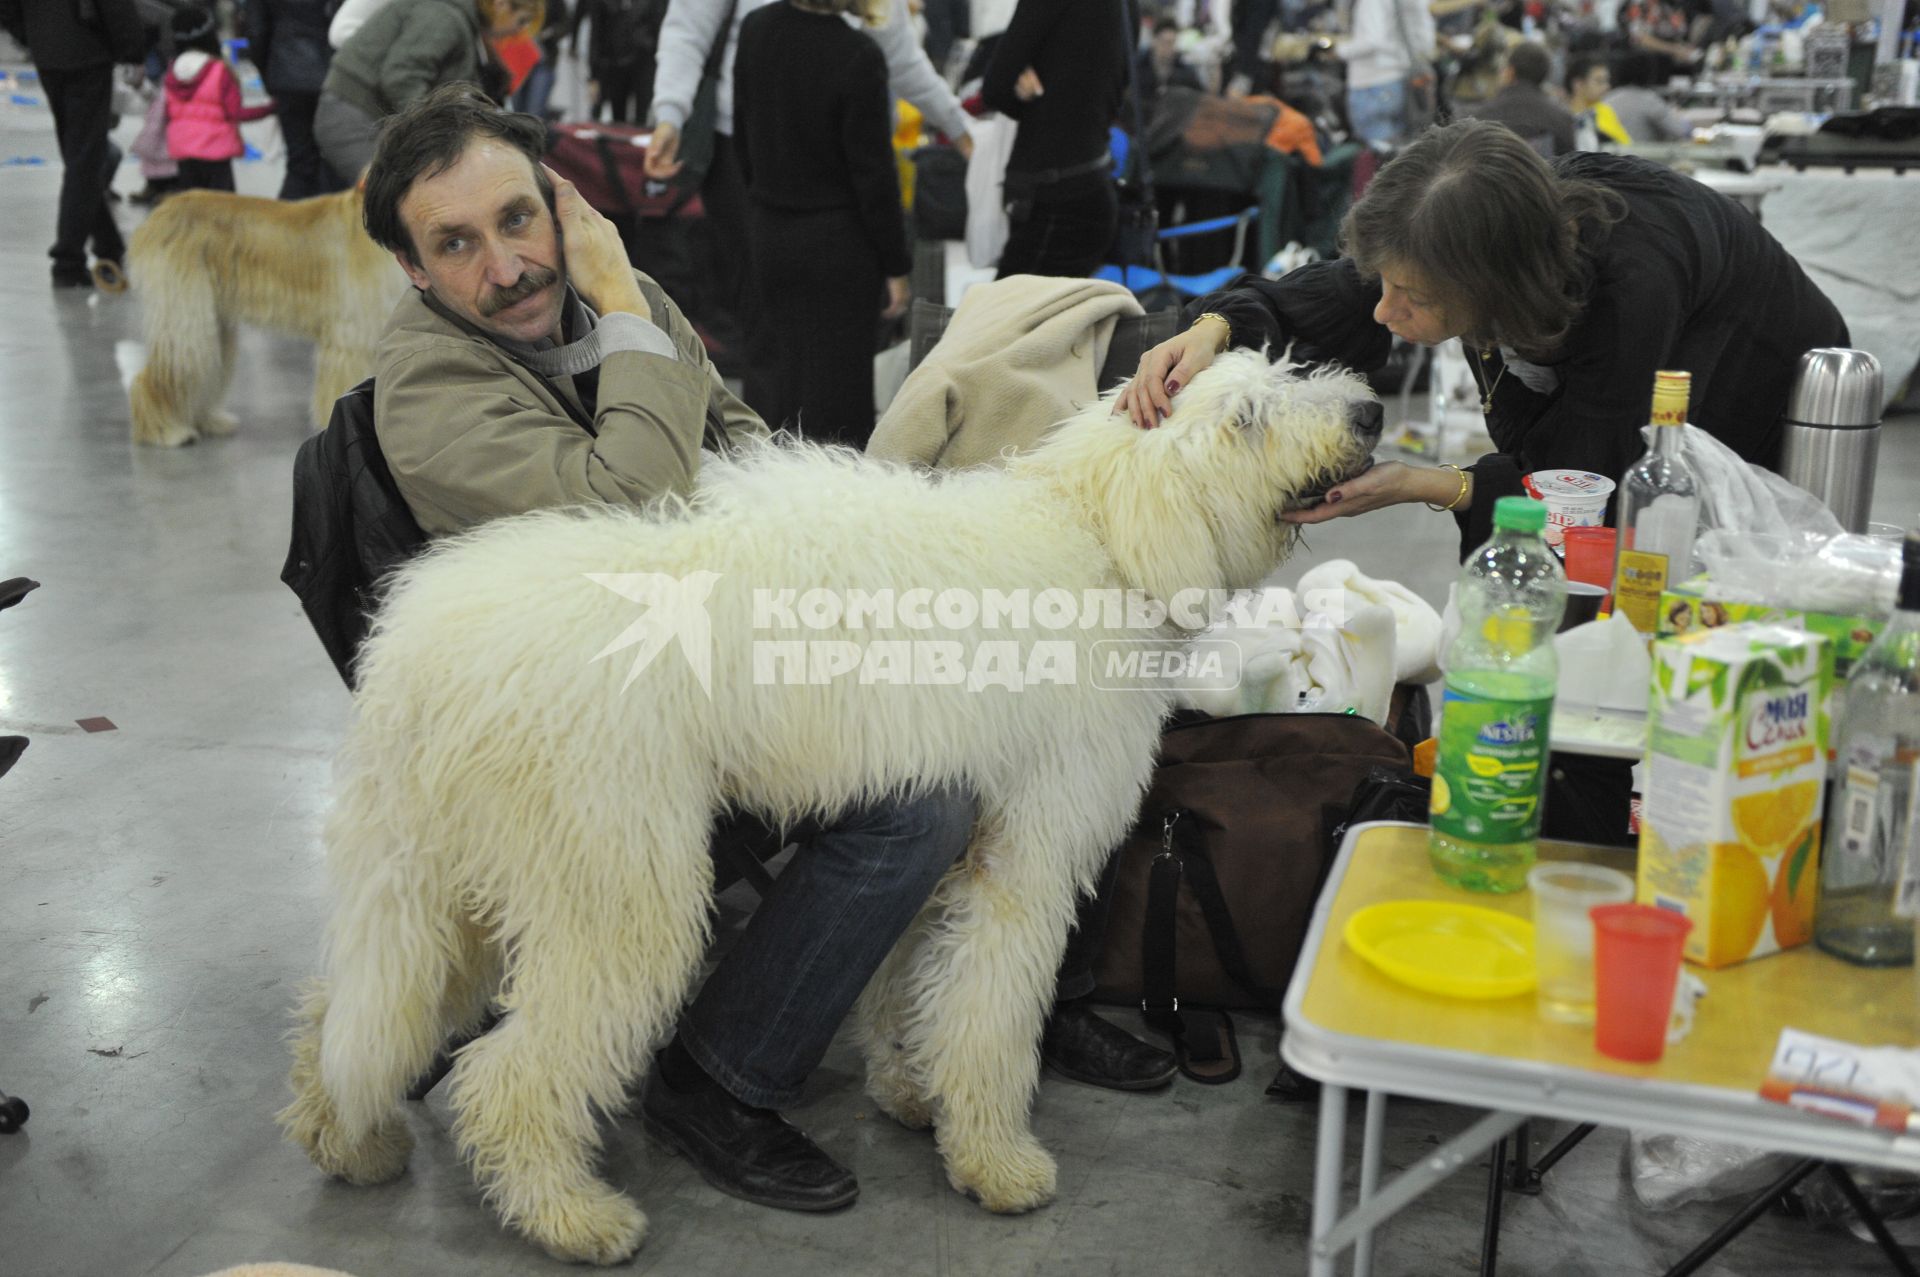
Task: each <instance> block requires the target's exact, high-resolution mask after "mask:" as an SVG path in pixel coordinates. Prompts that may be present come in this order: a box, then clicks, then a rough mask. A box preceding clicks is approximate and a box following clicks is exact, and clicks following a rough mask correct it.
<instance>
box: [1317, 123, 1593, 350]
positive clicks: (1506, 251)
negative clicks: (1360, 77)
mask: <svg viewBox="0 0 1920 1277" xmlns="http://www.w3.org/2000/svg"><path fill="white" fill-rule="evenodd" d="M1625 215H1626V203H1625V201H1623V200H1622V199H1621V198H1620V197H1619V196H1618V195H1616V194H1615V193H1613V192H1612V191H1610V190H1608V189H1606V188H1605V187H1602V186H1597V185H1595V184H1593V183H1591V182H1586V181H1577V180H1573V179H1569V178H1564V177H1561V176H1560V175H1559V174H1557V173H1556V172H1555V171H1554V170H1553V169H1552V168H1551V167H1550V166H1549V165H1548V164H1547V162H1546V161H1545V160H1544V159H1542V158H1540V155H1539V153H1538V152H1536V151H1535V150H1534V149H1533V148H1532V147H1531V146H1528V145H1527V144H1526V143H1525V142H1523V141H1521V140H1520V137H1519V135H1518V134H1516V133H1515V132H1514V131H1513V130H1512V129H1510V128H1508V127H1507V126H1506V125H1504V124H1495V123H1494V122H1492V121H1491V120H1473V119H1467V120H1456V121H1455V122H1454V123H1452V124H1448V125H1444V126H1442V127H1440V128H1434V129H1428V130H1427V131H1426V132H1425V133H1423V134H1421V135H1420V138H1419V140H1418V141H1416V142H1414V143H1413V144H1412V145H1410V146H1408V147H1407V149H1406V150H1404V151H1402V152H1401V153H1400V154H1399V155H1398V156H1396V157H1395V158H1394V159H1393V160H1392V161H1390V162H1389V163H1388V164H1387V165H1386V166H1385V167H1384V168H1382V169H1381V170H1380V171H1379V173H1377V174H1376V175H1375V176H1374V179H1373V181H1372V183H1371V184H1369V185H1368V187H1367V193H1366V195H1365V196H1364V197H1363V198H1362V199H1361V200H1360V202H1359V203H1357V204H1355V205H1354V206H1353V207H1352V209H1350V210H1348V212H1347V218H1346V221H1345V222H1344V223H1343V224H1342V225H1341V228H1340V239H1341V244H1342V246H1343V247H1344V248H1345V250H1346V252H1347V254H1348V255H1349V256H1350V257H1352V258H1353V263H1354V265H1355V266H1356V267H1358V268H1359V269H1360V272H1361V273H1362V274H1363V275H1366V276H1378V275H1379V274H1380V272H1381V270H1382V269H1387V270H1392V271H1397V272H1408V273H1411V274H1412V275H1413V276H1414V277H1415V278H1416V279H1417V280H1418V281H1419V282H1420V283H1421V284H1422V285H1423V286H1424V287H1425V288H1426V289H1428V290H1430V291H1431V292H1432V293H1433V294H1434V298H1435V300H1436V301H1437V302H1438V303H1439V306H1440V309H1441V311H1442V312H1443V313H1444V314H1445V315H1446V317H1447V318H1448V320H1449V321H1454V322H1457V323H1458V324H1459V326H1460V327H1461V328H1462V329H1463V330H1464V333H1465V337H1466V340H1467V343H1468V344H1469V345H1472V346H1475V347H1477V348H1479V349H1482V350H1486V349H1490V348H1492V347H1493V346H1494V345H1496V344H1500V345H1506V346H1510V347H1512V348H1513V349H1514V350H1516V351H1518V352H1519V353H1520V355H1521V356H1522V357H1524V358H1528V359H1535V360H1539V359H1545V358H1549V357H1551V356H1552V355H1553V354H1554V353H1555V352H1556V351H1557V350H1558V347H1559V344H1560V342H1561V341H1563V340H1564V339H1565V338H1566V335H1567V333H1568V331H1569V330H1571V329H1572V327H1573V325H1574V321H1575V320H1577V319H1578V318H1579V316H1580V311H1581V309H1582V307H1583V306H1584V305H1585V303H1586V292H1587V288H1588V286H1589V283H1590V279H1591V273H1592V263H1591V254H1592V252H1593V251H1594V250H1595V249H1596V248H1597V247H1598V246H1599V244H1600V243H1601V242H1602V241H1603V240H1604V238H1605V234H1606V232H1607V230H1608V229H1609V228H1611V226H1612V225H1613V223H1615V222H1617V221H1619V220H1620V219H1621V218H1622V217H1624V216H1625Z"/></svg>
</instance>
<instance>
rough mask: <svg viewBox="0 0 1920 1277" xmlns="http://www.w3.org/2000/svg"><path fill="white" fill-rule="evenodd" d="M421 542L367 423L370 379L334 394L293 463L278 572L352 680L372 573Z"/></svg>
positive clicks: (368, 614) (376, 579) (373, 585)
mask: <svg viewBox="0 0 1920 1277" xmlns="http://www.w3.org/2000/svg"><path fill="white" fill-rule="evenodd" d="M426 543H427V534H426V533H424V532H422V531H421V530H420V525H419V524H418V523H417V522H415V521H414V517H413V512H412V511H411V510H409V509H408V508H407V503H406V499H405V498H404V497H402V496H401V495H400V489H399V488H398V487H396V486H395V485H394V482H393V475H392V472H391V471H389V470H388V469H387V459H386V456H385V455H384V454H383V453H382V452H381V451H380V440H379V438H378V436H376V435H375V434H374V431H373V381H372V379H371V378H369V379H368V380H366V381H363V382H361V383H360V384H359V385H357V386H355V387H354V388H353V389H352V390H349V391H348V392H347V393H346V394H344V395H342V396H340V398H339V399H338V400H336V401H335V402H334V405H333V416H332V417H331V418H330V419H329V420H328V421H327V426H326V429H324V430H322V431H321V432H320V433H319V434H317V435H314V436H313V437H312V438H310V439H308V440H307V441H306V442H305V443H303V444H301V445H300V452H299V455H298V456H296V457H295V458H294V462H293V543H292V545H291V547H290V548H289V549H288V551H287V562H286V565H285V566H284V567H282V568H281V569H280V579H281V580H282V581H284V582H286V584H287V586H288V588H290V589H291V590H292V591H293V592H294V593H295V594H296V595H298V596H299V598H300V606H301V607H302V608H304V609H305V610H306V613H307V620H308V621H310V622H312V624H313V631H314V633H315V634H318V635H319V636H320V643H321V646H323V647H325V648H326V649H327V655H328V656H329V657H330V658H332V660H333V666H334V668H335V669H337V670H339V671H340V677H341V678H342V679H344V680H345V681H346V684H347V686H348V687H349V688H351V687H353V685H354V681H353V659H354V657H355V656H356V655H358V653H359V651H360V645H361V644H362V643H363V642H365V641H366V637H367V631H368V629H369V627H370V624H371V618H372V615H373V610H374V606H375V604H376V602H377V595H378V589H379V586H380V583H381V581H382V580H383V579H384V578H385V577H386V575H387V574H388V573H389V572H391V571H392V570H393V569H394V568H396V567H399V566H400V565H401V564H402V563H404V562H406V561H407V560H408V559H410V558H412V557H413V556H414V555H415V554H416V553H418V552H419V550H420V549H421V547H423V546H424V545H426Z"/></svg>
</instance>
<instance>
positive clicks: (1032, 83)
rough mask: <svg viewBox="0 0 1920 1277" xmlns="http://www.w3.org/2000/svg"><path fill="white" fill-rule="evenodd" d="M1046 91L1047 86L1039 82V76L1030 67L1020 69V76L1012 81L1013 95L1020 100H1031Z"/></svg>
mask: <svg viewBox="0 0 1920 1277" xmlns="http://www.w3.org/2000/svg"><path fill="white" fill-rule="evenodd" d="M1046 91H1047V86H1046V85H1044V84H1042V83H1040V76H1039V74H1038V73H1036V72H1035V71H1034V69H1033V68H1032V67H1028V68H1027V69H1026V70H1024V71H1022V72H1021V73H1020V78H1019V79H1018V80H1015V81H1014V82H1013V96H1015V97H1017V98H1019V99H1020V100H1021V101H1022V102H1031V101H1033V100H1034V99H1035V98H1037V97H1041V96H1043V95H1044V94H1045V93H1046Z"/></svg>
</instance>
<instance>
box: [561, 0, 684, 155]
mask: <svg viewBox="0 0 1920 1277" xmlns="http://www.w3.org/2000/svg"><path fill="white" fill-rule="evenodd" d="M666 16H667V3H666V0H581V2H580V5H579V7H578V8H577V9H575V10H574V17H573V49H574V52H576V53H578V52H579V51H580V25H581V24H582V23H583V22H584V23H588V24H590V26H591V30H590V32H589V35H588V39H587V74H588V76H589V77H590V78H591V79H592V81H593V89H594V98H593V118H594V119H596V120H598V119H599V118H600V116H601V112H602V109H603V108H604V110H605V111H606V113H607V114H608V115H609V117H610V118H611V119H612V121H613V123H615V124H625V123H627V122H628V121H629V120H634V121H644V120H645V119H646V116H647V107H648V106H649V105H650V104H651V103H652V102H653V62H654V58H655V57H656V56H658V54H659V50H660V23H661V21H662V20H663V19H664V18H665V17H666Z"/></svg>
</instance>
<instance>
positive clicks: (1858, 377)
mask: <svg viewBox="0 0 1920 1277" xmlns="http://www.w3.org/2000/svg"><path fill="white" fill-rule="evenodd" d="M1880 403H1881V381H1880V361H1879V360H1877V359H1875V358H1874V357H1873V356H1872V355H1870V354H1868V353H1867V352H1866V351H1864V350H1846V349H1841V348H1838V347H1826V348H1823V349H1819V350H1809V351H1808V352H1807V353H1806V354H1804V355H1802V356H1800V368H1799V371H1798V372H1797V373H1796V374H1795V376H1794V379H1793V393H1792V394H1790V395H1789V396H1788V397H1787V417H1786V439H1785V442H1784V444H1783V447H1782V451H1781V459H1780V473H1781V474H1782V475H1784V476H1785V477H1786V478H1787V480H1788V481H1789V482H1791V483H1793V484H1794V485H1795V486H1797V487H1801V488H1805V489H1806V490H1807V491H1808V492H1811V493H1812V494H1813V495H1814V496H1816V497H1819V498H1820V499H1821V500H1822V501H1824V502H1826V505H1827V508H1828V509H1829V510H1832V511H1833V514H1834V517H1835V518H1837V519H1839V520H1840V525H1841V526H1842V527H1844V528H1845V529H1846V530H1847V531H1849V532H1865V531H1866V530H1867V512H1868V510H1869V509H1870V508H1871V507H1872V505H1873V471H1874V462H1875V460H1876V459H1877V458H1878V457H1879V455H1880Z"/></svg>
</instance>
